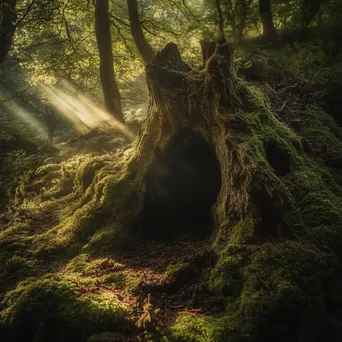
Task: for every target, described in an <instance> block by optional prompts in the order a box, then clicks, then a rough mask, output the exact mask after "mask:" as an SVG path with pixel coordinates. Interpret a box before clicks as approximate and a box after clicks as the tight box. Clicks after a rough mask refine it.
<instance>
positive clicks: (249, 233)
mask: <svg viewBox="0 0 342 342" xmlns="http://www.w3.org/2000/svg"><path fill="white" fill-rule="evenodd" d="M253 241H255V231H254V222H253V220H251V219H246V220H241V221H240V222H239V223H237V224H235V225H234V226H233V227H232V229H231V231H230V234H229V243H231V244H244V243H251V242H253Z"/></svg>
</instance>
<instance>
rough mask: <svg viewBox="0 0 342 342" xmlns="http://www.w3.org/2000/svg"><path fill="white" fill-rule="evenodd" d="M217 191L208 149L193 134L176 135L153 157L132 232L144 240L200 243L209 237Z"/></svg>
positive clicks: (217, 180) (216, 176)
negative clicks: (140, 209)
mask: <svg viewBox="0 0 342 342" xmlns="http://www.w3.org/2000/svg"><path fill="white" fill-rule="evenodd" d="M220 188H221V172H220V167H219V163H218V161H217V159H216V156H215V154H214V152H213V150H212V148H211V147H210V145H209V144H208V143H207V142H206V141H205V140H204V139H203V138H202V137H201V135H199V134H197V133H194V132H189V131H187V132H183V133H180V134H178V135H176V136H175V137H173V139H172V140H171V141H170V143H169V144H168V146H167V147H166V148H165V150H164V151H163V152H160V151H159V153H156V155H155V161H154V163H153V167H152V169H151V172H150V173H149V177H148V180H147V190H146V195H145V202H144V208H143V210H142V213H141V215H140V217H139V218H138V222H137V224H136V226H135V227H134V228H135V229H138V231H140V233H141V235H142V237H143V238H145V239H155V240H165V239H187V240H204V239H206V238H208V237H209V236H210V235H211V209H212V207H213V205H214V204H215V202H216V200H217V196H218V193H219V191H220Z"/></svg>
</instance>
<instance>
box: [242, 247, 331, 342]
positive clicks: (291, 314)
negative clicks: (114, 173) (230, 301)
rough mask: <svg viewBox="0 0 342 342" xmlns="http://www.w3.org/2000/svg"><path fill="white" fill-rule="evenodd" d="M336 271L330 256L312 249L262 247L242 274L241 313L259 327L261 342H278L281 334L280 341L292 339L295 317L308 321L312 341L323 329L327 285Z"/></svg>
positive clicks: (325, 313)
mask: <svg viewBox="0 0 342 342" xmlns="http://www.w3.org/2000/svg"><path fill="white" fill-rule="evenodd" d="M337 268H338V264H337V262H336V258H335V257H334V255H332V254H329V253H324V252H322V251H320V250H318V249H317V248H315V247H314V246H313V245H308V244H307V245H306V244H304V243H299V242H286V243H283V244H266V245H264V246H263V247H261V248H260V250H259V251H258V252H257V253H256V254H255V255H254V256H253V259H252V261H251V263H250V264H249V265H248V266H247V267H245V269H244V271H243V278H244V286H243V291H242V294H241V306H240V310H241V313H242V315H243V317H245V319H246V320H247V321H248V320H249V321H251V324H254V325H255V327H257V328H258V330H259V336H260V337H261V336H264V337H263V338H264V339H263V340H270V339H271V338H272V337H273V338H276V336H277V335H278V334H279V333H281V332H283V333H284V334H286V335H287V337H286V336H284V337H283V338H282V340H283V341H284V340H286V339H285V337H286V338H287V340H291V339H293V337H291V336H292V334H295V333H296V332H295V331H294V330H296V329H298V327H297V328H296V324H297V323H296V322H297V319H298V318H299V316H300V317H306V319H307V320H309V321H310V322H311V324H312V325H311V326H312V328H313V327H315V329H316V331H315V332H314V331H313V332H312V334H313V336H315V333H318V332H319V331H321V330H324V329H325V321H324V320H325V317H326V315H327V310H328V309H327V306H326V302H325V296H326V293H327V292H328V291H329V290H328V288H326V285H327V284H329V281H331V280H332V279H334V277H335V275H336V271H337ZM313 322H315V323H313ZM289 327H292V329H293V331H290V330H289ZM262 331H263V332H262Z"/></svg>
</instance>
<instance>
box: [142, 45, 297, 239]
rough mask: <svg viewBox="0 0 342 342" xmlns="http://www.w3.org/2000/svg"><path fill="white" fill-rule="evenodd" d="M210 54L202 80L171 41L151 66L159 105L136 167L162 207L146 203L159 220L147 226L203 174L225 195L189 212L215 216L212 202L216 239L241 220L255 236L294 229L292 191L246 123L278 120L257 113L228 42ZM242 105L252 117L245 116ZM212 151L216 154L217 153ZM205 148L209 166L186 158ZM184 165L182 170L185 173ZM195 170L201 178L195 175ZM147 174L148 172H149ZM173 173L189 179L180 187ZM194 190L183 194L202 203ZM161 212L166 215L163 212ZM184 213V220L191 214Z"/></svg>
mask: <svg viewBox="0 0 342 342" xmlns="http://www.w3.org/2000/svg"><path fill="white" fill-rule="evenodd" d="M204 56H205V58H206V59H208V58H209V57H211V58H209V59H208V62H207V72H206V73H204V74H203V73H199V74H198V77H195V74H194V73H195V72H194V71H193V73H189V72H190V68H189V67H188V66H187V65H186V64H185V63H184V62H183V61H182V60H181V57H180V53H179V51H178V49H177V46H176V45H174V44H169V45H167V47H166V48H165V49H164V50H163V51H161V52H160V53H158V55H157V56H156V57H155V59H154V62H153V63H152V65H151V66H150V67H148V68H147V79H148V84H149V89H150V94H151V99H152V102H151V105H150V107H151V108H152V109H153V110H152V111H151V112H150V113H149V117H148V118H147V122H148V127H146V129H145V130H144V131H143V133H142V135H141V140H140V142H139V144H138V151H137V154H136V155H137V159H136V164H137V170H139V171H138V173H139V176H138V179H139V182H142V183H141V184H140V187H142V189H143V190H140V191H139V192H140V193H145V195H146V198H145V199H146V200H147V202H148V203H155V205H152V204H151V207H150V208H148V209H147V207H148V205H146V203H145V206H144V210H143V212H144V213H143V214H142V216H141V217H142V221H144V220H152V221H149V223H147V222H143V223H142V227H149V229H153V227H157V226H158V223H157V222H155V221H153V220H154V219H151V216H153V215H154V214H151V213H150V212H149V210H152V208H154V209H153V211H154V210H157V209H156V207H157V204H156V203H158V208H159V206H160V207H161V208H166V207H169V208H170V207H173V208H175V207H178V205H176V204H171V203H176V202H177V200H176V198H177V195H176V193H177V190H176V189H179V191H180V193H182V188H183V189H184V188H186V187H187V188H192V185H191V184H190V183H191V182H196V180H197V181H198V180H199V179H201V181H202V183H203V188H205V189H207V185H208V184H211V187H209V188H212V187H213V184H212V183H211V182H214V183H215V182H216V184H217V183H219V184H220V186H218V190H217V191H218V192H217V193H216V196H213V198H212V199H211V200H212V202H210V200H209V202H210V203H211V205H209V207H208V206H207V207H206V206H205V205H204V204H203V203H202V204H199V203H197V204H198V205H199V209H198V210H197V211H196V210H195V209H194V208H189V207H188V210H189V211H196V212H203V211H204V210H206V211H207V212H206V214H207V216H208V217H209V216H210V212H211V211H210V210H211V206H213V211H212V219H211V220H210V221H211V222H214V225H213V227H212V228H213V231H214V233H212V234H213V235H212V236H213V237H215V239H216V240H217V241H229V239H230V238H231V235H232V234H233V233H232V232H233V231H234V229H236V228H234V227H236V225H238V224H239V222H240V224H242V222H244V223H243V224H245V225H248V224H250V223H252V222H253V226H254V233H255V234H257V235H259V236H262V235H263V234H265V233H266V231H267V233H266V234H268V233H269V234H274V235H278V233H279V234H288V233H289V231H288V229H289V222H288V220H287V216H286V214H287V213H288V212H289V211H290V210H291V203H292V200H291V196H290V194H289V193H288V191H287V190H286V189H285V188H284V185H283V183H282V182H281V180H280V179H279V178H278V177H277V176H276V174H275V172H271V171H270V170H268V168H267V167H266V165H267V164H268V162H267V160H266V159H262V160H258V156H260V154H262V155H265V154H266V152H265V150H264V147H261V146H256V145H254V143H253V142H252V141H253V138H252V136H253V133H252V131H251V129H250V128H249V127H248V124H247V121H248V119H247V117H248V116H255V115H261V116H263V117H264V119H263V120H266V121H268V122H269V123H268V125H273V120H274V119H273V118H272V117H270V116H269V115H270V114H269V113H268V112H267V111H265V110H263V111H261V112H262V114H257V113H256V112H257V111H260V108H258V104H257V103H256V102H255V101H256V100H255V99H253V96H252V94H251V93H250V92H249V90H248V88H247V87H246V86H245V85H244V83H241V82H240V81H239V80H238V79H237V78H236V77H235V74H234V71H233V65H232V63H233V52H232V49H231V46H230V45H229V44H228V43H226V42H224V43H221V44H219V45H218V46H217V47H216V52H215V54H214V56H210V55H207V54H204ZM188 75H189V77H188ZM190 75H191V76H190ZM241 110H243V111H245V112H246V114H242V112H241ZM247 113H248V114H247ZM266 125H267V124H266ZM260 129H262V128H261V127H260ZM284 130H286V129H285V128H284ZM241 134H242V135H241ZM284 134H285V133H284ZM286 135H288V137H289V139H290V141H289V142H288V143H289V144H290V145H291V149H292V148H298V147H296V146H294V145H295V143H296V141H297V140H296V138H295V137H294V136H291V134H288V133H286ZM248 136H250V139H249V138H248ZM274 143H276V142H274ZM186 144H189V147H188V148H189V151H188V150H186V151H184V150H183V149H185V147H184V146H183V145H186ZM292 144H293V145H292ZM192 145H193V146H192ZM191 146H192V147H191ZM206 146H207V147H206ZM247 146H248V147H247ZM208 147H209V148H208ZM259 148H261V150H259ZM177 149H178V150H177ZM208 150H209V151H212V152H211V153H212V155H211V156H210V153H209V152H208ZM202 153H203V154H204V155H207V154H208V157H207V160H208V165H206V162H205V161H203V164H201V161H200V160H191V161H189V160H186V159H187V158H190V159H196V158H197V157H196V156H198V159H200V158H201V157H200V156H201V154H202ZM284 158H285V157H284ZM178 168H183V171H180V170H178ZM167 169H168V171H165V170H167ZM162 170H164V171H162ZM177 170H178V171H177ZM191 170H193V172H194V174H193V175H196V174H197V175H198V178H196V176H193V177H191V176H190V175H189V174H188V172H190V173H191ZM146 171H148V173H146V174H145V172H146ZM211 171H212V172H211ZM280 172H281V171H280ZM164 173H165V174H164ZM172 174H174V177H175V178H177V176H176V175H178V176H179V177H182V176H180V175H183V177H184V178H186V179H187V181H186V182H185V183H184V184H182V185H181V184H176V183H177V180H175V179H173V178H172V176H171V175H172ZM167 175H168V176H167ZM206 175H207V176H208V178H206ZM218 175H219V176H218ZM215 177H216V179H214V178H215ZM173 182H176V183H175V184H174V183H173ZM205 184H206V185H205ZM149 187H150V188H149ZM200 187H201V185H200V184H193V189H196V188H200ZM166 189H169V190H166ZM173 191H174V192H175V194H173V193H172V192H173ZM189 193H190V195H189V194H188V195H186V194H185V193H183V194H182V196H181V197H182V200H183V201H184V202H185V203H188V204H189V203H191V202H193V203H195V202H196V201H193V200H192V199H191V196H192V195H191V191H190V192H189ZM161 194H163V195H161ZM186 196H190V197H189V198H187V197H186ZM181 197H180V198H181ZM195 198H199V196H195ZM142 199H143V198H142ZM216 199H217V200H216ZM168 201H170V202H169V203H168ZM204 202H205V201H204ZM167 203H168V204H167ZM214 204H215V205H214ZM194 205H195V204H194ZM202 205H203V206H202ZM190 207H191V205H190ZM205 208H206V209H205ZM141 209H142V208H141ZM146 211H147V212H148V213H147V212H146ZM159 211H163V209H160V210H159ZM162 215H163V214H159V217H160V216H162ZM146 217H149V218H148V219H147V218H146ZM175 217H176V214H175V213H173V214H170V213H165V217H164V218H163V222H165V225H164V226H165V227H166V226H167V225H168V224H171V223H170V222H173V221H174V220H175ZM178 217H183V218H182V220H183V219H184V215H183V216H182V215H180V216H179V215H178ZM190 220H191V219H190ZM166 222H168V224H166ZM206 222H207V223H208V221H206ZM171 225H172V224H171ZM208 225H209V223H208ZM173 226H177V224H176V222H174V225H173ZM271 227H273V228H271ZM275 227H277V228H275ZM142 229H144V228H142ZM165 229H167V228H165ZM170 229H171V228H170ZM207 229H208V227H207ZM272 229H275V230H273V231H272ZM254 233H253V234H254Z"/></svg>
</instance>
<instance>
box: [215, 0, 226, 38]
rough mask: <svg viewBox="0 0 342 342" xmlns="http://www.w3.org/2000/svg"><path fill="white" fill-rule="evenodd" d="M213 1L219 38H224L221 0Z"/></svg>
mask: <svg viewBox="0 0 342 342" xmlns="http://www.w3.org/2000/svg"><path fill="white" fill-rule="evenodd" d="M215 3H216V9H217V14H218V17H219V31H220V39H224V20H223V15H222V10H221V1H220V0H215Z"/></svg>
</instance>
